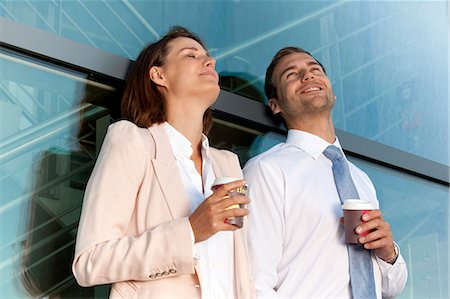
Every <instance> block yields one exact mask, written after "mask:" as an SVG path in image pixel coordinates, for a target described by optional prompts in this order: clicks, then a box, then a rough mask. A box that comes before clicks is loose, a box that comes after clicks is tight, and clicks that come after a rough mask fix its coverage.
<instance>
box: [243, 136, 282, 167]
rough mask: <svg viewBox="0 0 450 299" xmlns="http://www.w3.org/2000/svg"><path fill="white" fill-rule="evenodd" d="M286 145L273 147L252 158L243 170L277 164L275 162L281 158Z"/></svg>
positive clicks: (280, 144)
mask: <svg viewBox="0 0 450 299" xmlns="http://www.w3.org/2000/svg"><path fill="white" fill-rule="evenodd" d="M287 147H288V145H287V144H286V143H284V142H282V143H279V144H276V145H274V146H273V147H271V148H269V149H268V150H267V151H265V152H263V153H261V154H259V155H256V156H254V157H253V158H251V159H250V160H248V161H247V163H246V164H245V168H251V167H254V166H257V165H258V166H263V165H270V164H277V162H278V161H277V160H279V159H280V158H282V157H283V152H284V151H285V150H286V149H287Z"/></svg>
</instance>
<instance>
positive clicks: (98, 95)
mask: <svg viewBox="0 0 450 299" xmlns="http://www.w3.org/2000/svg"><path fill="white" fill-rule="evenodd" d="M0 69H1V70H2V73H1V81H0V95H1V97H0V194H1V196H0V290H1V295H0V297H1V298H41V297H47V298H54V297H58V298H75V297H76V298H93V297H94V293H95V292H97V291H96V290H94V289H93V288H81V287H79V286H78V285H77V284H76V282H75V280H74V278H73V275H72V273H71V267H70V265H71V262H72V259H73V252H74V244H75V234H76V229H77V225H78V220H79V216H80V211H81V202H82V199H83V193H84V188H85V186H86V182H87V179H88V177H89V174H90V171H91V169H92V167H93V165H94V161H95V157H96V153H97V151H98V150H99V148H100V144H101V141H102V138H103V136H104V133H105V130H106V126H107V125H108V124H109V122H110V115H109V114H110V111H109V110H108V109H107V108H106V107H108V108H109V107H110V105H113V104H114V93H115V91H116V90H115V88H114V87H112V86H109V85H106V84H102V83H99V82H94V81H92V80H89V79H87V78H86V77H87V75H86V74H83V73H79V72H74V71H71V70H68V69H65V68H62V67H56V66H54V65H51V64H47V63H44V62H42V61H38V60H35V59H31V58H29V57H25V56H22V55H19V54H17V53H15V52H12V51H8V50H4V49H2V50H1V51H0ZM105 99H106V101H105ZM100 102H101V103H102V105H99V103H100ZM102 106H105V107H102ZM111 108H112V107H111Z"/></svg>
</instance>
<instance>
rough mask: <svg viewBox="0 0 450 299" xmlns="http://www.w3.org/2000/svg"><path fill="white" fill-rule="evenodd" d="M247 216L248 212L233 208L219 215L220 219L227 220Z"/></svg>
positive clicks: (247, 210) (244, 209)
mask: <svg viewBox="0 0 450 299" xmlns="http://www.w3.org/2000/svg"><path fill="white" fill-rule="evenodd" d="M248 214H250V210H249V209H246V208H233V209H228V210H224V211H223V212H222V213H220V216H219V217H220V218H223V219H224V220H225V219H228V218H231V217H243V216H247V215H248Z"/></svg>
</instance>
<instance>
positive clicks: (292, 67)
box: [280, 61, 320, 78]
mask: <svg viewBox="0 0 450 299" xmlns="http://www.w3.org/2000/svg"><path fill="white" fill-rule="evenodd" d="M311 65H318V66H320V64H319V63H318V62H317V61H309V62H307V63H306V66H311ZM294 69H297V66H296V65H291V66H290V67H288V68H287V69H285V70H284V71H283V72H282V73H281V74H280V78H282V77H283V75H284V74H286V73H287V72H289V71H290V70H294Z"/></svg>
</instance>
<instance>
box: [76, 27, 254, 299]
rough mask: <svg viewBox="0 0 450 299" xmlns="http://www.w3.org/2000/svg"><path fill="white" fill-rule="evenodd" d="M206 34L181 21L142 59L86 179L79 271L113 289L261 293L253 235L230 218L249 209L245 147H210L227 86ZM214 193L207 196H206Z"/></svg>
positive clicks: (146, 294)
mask: <svg viewBox="0 0 450 299" xmlns="http://www.w3.org/2000/svg"><path fill="white" fill-rule="evenodd" d="M214 67H215V61H214V59H213V58H211V57H210V56H209V54H208V52H207V51H206V50H205V47H204V46H203V43H202V41H201V40H200V39H199V38H198V37H197V36H195V35H194V34H193V33H191V32H189V31H187V30H186V29H184V28H182V27H174V28H173V29H172V30H171V31H170V32H169V33H168V34H166V35H165V36H164V37H162V38H161V39H160V40H159V41H158V42H156V43H154V44H151V45H149V46H148V47H147V48H145V49H144V50H143V51H142V52H141V54H140V55H139V57H138V59H137V61H136V62H135V63H134V65H133V67H132V69H131V71H130V74H129V76H128V79H127V83H126V86H125V91H124V95H123V98H122V104H121V110H122V116H123V117H125V118H127V119H129V121H125V120H122V121H119V122H117V123H115V124H113V125H111V126H110V127H109V128H108V132H107V134H106V137H105V141H104V143H103V145H102V150H101V152H100V155H99V157H98V159H97V163H96V166H95V168H94V171H93V173H92V175H91V178H90V180H89V183H88V186H87V188H86V193H85V199H84V203H83V209H82V215H81V219H80V225H79V229H78V236H77V244H76V250H75V259H74V262H73V273H74V275H75V277H76V279H77V281H78V283H79V284H80V285H82V286H91V285H97V284H106V283H113V285H112V289H111V294H110V298H150V297H152V298H155V297H158V298H169V297H170V298H179V297H189V298H200V297H203V298H212V297H223V298H248V297H254V290H253V285H252V280H251V277H250V274H249V270H248V262H247V249H246V237H245V235H244V231H243V230H242V229H240V230H237V227H236V226H233V225H231V224H228V223H226V219H227V218H229V217H233V216H245V215H247V214H248V210H246V209H243V208H237V209H229V210H226V208H227V207H229V206H231V205H233V204H246V203H248V198H247V197H245V196H234V197H229V198H225V199H224V197H225V196H226V195H227V193H228V192H229V191H230V190H232V189H235V188H237V187H240V186H242V185H244V184H245V182H244V181H243V180H239V181H235V182H232V183H228V184H225V185H223V186H222V187H221V188H219V189H218V190H215V191H214V193H213V192H212V191H211V185H212V183H213V181H214V179H215V178H216V177H224V176H228V177H238V178H242V172H241V169H240V166H239V162H238V159H237V156H236V155H234V154H232V153H230V152H227V151H219V150H216V149H213V148H210V147H209V146H208V139H207V137H206V136H205V135H204V134H203V133H207V131H208V130H209V128H210V126H211V122H212V118H211V112H210V110H209V107H210V106H211V105H212V104H213V103H214V101H215V100H216V99H217V96H218V94H219V91H220V88H219V86H218V75H217V73H216V71H215V70H214ZM205 198H206V199H205Z"/></svg>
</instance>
